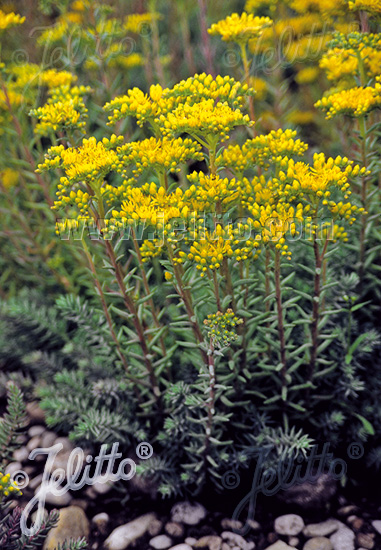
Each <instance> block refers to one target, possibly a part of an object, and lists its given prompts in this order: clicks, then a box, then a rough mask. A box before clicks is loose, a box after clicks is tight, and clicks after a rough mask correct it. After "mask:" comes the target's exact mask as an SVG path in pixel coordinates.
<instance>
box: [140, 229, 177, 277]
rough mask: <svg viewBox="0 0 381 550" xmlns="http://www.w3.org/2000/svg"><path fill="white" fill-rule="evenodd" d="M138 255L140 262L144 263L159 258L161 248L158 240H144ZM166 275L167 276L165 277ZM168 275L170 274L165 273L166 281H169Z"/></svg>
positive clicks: (161, 252) (161, 251)
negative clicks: (140, 257)
mask: <svg viewBox="0 0 381 550" xmlns="http://www.w3.org/2000/svg"><path fill="white" fill-rule="evenodd" d="M140 254H141V255H142V261H143V262H144V263H145V262H148V261H150V260H151V259H152V258H157V257H158V256H161V255H162V254H163V246H162V245H161V244H160V242H159V240H158V239H152V240H149V239H146V240H145V241H143V243H142V245H141V246H140ZM167 273H168V275H166V274H167ZM169 275H171V273H169V272H168V271H166V272H165V278H166V279H167V280H170V278H168V276H169ZM171 278H172V277H171Z"/></svg>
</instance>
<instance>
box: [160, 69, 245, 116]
mask: <svg viewBox="0 0 381 550" xmlns="http://www.w3.org/2000/svg"><path fill="white" fill-rule="evenodd" d="M253 94H254V90H253V89H251V88H248V86H247V84H243V83H242V82H239V81H237V80H234V78H232V77H231V76H220V75H217V76H216V78H213V77H212V75H210V74H208V75H207V74H205V73H201V74H195V75H194V76H192V77H190V78H187V79H186V80H181V82H179V83H178V84H175V85H174V87H173V88H172V89H170V90H165V91H164V93H163V95H164V97H165V98H176V99H177V104H178V103H184V102H189V103H194V102H196V101H199V100H201V99H213V100H214V101H222V102H225V103H227V104H228V105H229V106H230V107H232V108H235V107H242V104H243V100H244V98H245V97H247V96H249V95H253Z"/></svg>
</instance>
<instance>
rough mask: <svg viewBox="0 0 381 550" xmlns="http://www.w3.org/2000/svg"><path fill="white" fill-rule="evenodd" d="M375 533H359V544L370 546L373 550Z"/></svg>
mask: <svg viewBox="0 0 381 550" xmlns="http://www.w3.org/2000/svg"><path fill="white" fill-rule="evenodd" d="M373 539H374V535H373V536H372V535H370V534H367V533H359V534H358V535H357V544H358V545H359V546H363V547H364V548H368V549H369V550H372V548H374V540H373Z"/></svg>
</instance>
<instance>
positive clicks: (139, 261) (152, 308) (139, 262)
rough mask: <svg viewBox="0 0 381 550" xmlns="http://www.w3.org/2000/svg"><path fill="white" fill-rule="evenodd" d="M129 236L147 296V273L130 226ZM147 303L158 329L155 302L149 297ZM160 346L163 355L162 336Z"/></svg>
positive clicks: (164, 352) (148, 292) (134, 234)
mask: <svg viewBox="0 0 381 550" xmlns="http://www.w3.org/2000/svg"><path fill="white" fill-rule="evenodd" d="M131 236H132V240H133V243H134V248H135V252H136V256H137V258H138V264H139V268H140V273H141V275H142V279H143V285H144V290H145V292H146V296H149V295H150V294H151V291H150V288H149V283H148V280H147V275H146V272H145V269H144V265H143V260H142V255H141V252H140V248H139V245H138V242H137V238H136V233H135V230H134V228H131ZM148 303H149V305H150V307H151V313H152V318H153V322H154V323H155V327H156V328H157V329H158V330H160V328H161V325H160V322H159V319H158V316H157V312H156V307H155V304H154V302H153V299H152V298H149V300H148ZM160 346H161V350H162V352H163V357H164V356H165V355H166V349H165V344H164V339H163V337H162V336H161V337H160Z"/></svg>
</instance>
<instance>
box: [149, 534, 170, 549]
mask: <svg viewBox="0 0 381 550" xmlns="http://www.w3.org/2000/svg"><path fill="white" fill-rule="evenodd" d="M149 544H150V546H152V548H155V550H165V549H166V548H169V547H170V546H171V544H172V539H170V538H169V537H168V536H167V535H158V536H157V537H154V538H153V539H151V540H150V541H149Z"/></svg>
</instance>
